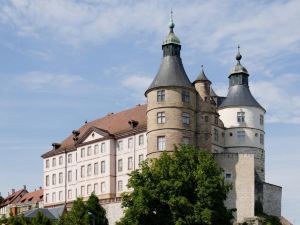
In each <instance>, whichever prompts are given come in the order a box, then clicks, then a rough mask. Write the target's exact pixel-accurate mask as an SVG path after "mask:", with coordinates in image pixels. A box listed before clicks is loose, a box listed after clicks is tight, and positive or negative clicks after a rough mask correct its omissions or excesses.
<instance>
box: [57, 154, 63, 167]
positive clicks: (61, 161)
mask: <svg viewBox="0 0 300 225" xmlns="http://www.w3.org/2000/svg"><path fill="white" fill-rule="evenodd" d="M58 164H59V165H60V166H61V165H62V164H63V157H62V156H59V158H58Z"/></svg>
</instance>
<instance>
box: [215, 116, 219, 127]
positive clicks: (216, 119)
mask: <svg viewBox="0 0 300 225" xmlns="http://www.w3.org/2000/svg"><path fill="white" fill-rule="evenodd" d="M218 120H219V118H218V117H217V116H215V124H216V125H218Z"/></svg>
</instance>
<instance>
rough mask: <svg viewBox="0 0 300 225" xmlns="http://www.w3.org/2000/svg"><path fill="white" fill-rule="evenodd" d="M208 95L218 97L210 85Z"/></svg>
mask: <svg viewBox="0 0 300 225" xmlns="http://www.w3.org/2000/svg"><path fill="white" fill-rule="evenodd" d="M210 96H211V97H218V95H217V94H216V92H215V91H214V89H213V88H212V87H210Z"/></svg>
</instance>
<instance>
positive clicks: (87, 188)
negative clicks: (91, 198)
mask: <svg viewBox="0 0 300 225" xmlns="http://www.w3.org/2000/svg"><path fill="white" fill-rule="evenodd" d="M86 192H87V195H90V194H91V193H92V185H91V184H89V185H88V186H87V187H86Z"/></svg>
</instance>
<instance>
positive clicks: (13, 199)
mask: <svg viewBox="0 0 300 225" xmlns="http://www.w3.org/2000/svg"><path fill="white" fill-rule="evenodd" d="M26 193H28V192H27V191H26V190H25V189H21V190H18V191H16V192H14V193H11V194H10V195H8V196H7V197H6V198H5V199H4V201H3V202H2V203H1V204H0V207H1V206H6V205H9V204H13V203H16V202H17V201H18V199H19V198H18V197H22V195H24V194H26Z"/></svg>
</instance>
